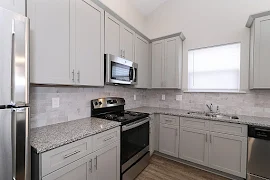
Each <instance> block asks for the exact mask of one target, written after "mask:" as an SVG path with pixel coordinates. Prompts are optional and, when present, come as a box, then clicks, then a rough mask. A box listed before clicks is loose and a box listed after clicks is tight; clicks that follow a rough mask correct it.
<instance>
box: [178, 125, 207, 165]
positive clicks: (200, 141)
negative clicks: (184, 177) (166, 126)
mask: <svg viewBox="0 0 270 180" xmlns="http://www.w3.org/2000/svg"><path fill="white" fill-rule="evenodd" d="M208 135H209V133H208V132H207V131H204V130H198V129H190V128H180V150H179V157H180V158H181V159H185V160H187V161H191V162H194V163H197V164H201V165H205V166H207V165H208V147H209V146H208V142H209V138H208Z"/></svg>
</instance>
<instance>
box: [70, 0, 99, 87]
mask: <svg viewBox="0 0 270 180" xmlns="http://www.w3.org/2000/svg"><path fill="white" fill-rule="evenodd" d="M75 3H76V6H73V8H75V7H76V8H75V13H74V15H75V18H74V19H75V21H74V22H73V23H72V25H71V28H72V29H75V33H74V34H75V42H74V43H75V47H74V49H75V62H76V71H75V77H76V78H75V82H76V84H78V85H84V86H103V85H104V10H103V9H101V8H100V7H98V6H97V5H96V4H94V3H93V2H92V1H90V0H85V1H83V0H76V1H75ZM71 8H72V7H71ZM73 26H74V27H73Z"/></svg>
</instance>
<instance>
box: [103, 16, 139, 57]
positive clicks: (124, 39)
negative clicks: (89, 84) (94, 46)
mask: <svg viewBox="0 0 270 180" xmlns="http://www.w3.org/2000/svg"><path fill="white" fill-rule="evenodd" d="M134 52H135V32H134V31H132V30H131V29H129V28H128V27H127V26H125V25H124V24H122V23H121V22H120V21H118V20H117V19H116V18H114V17H113V16H111V15H110V14H109V13H107V12H105V53H106V54H112V55H115V56H118V57H122V58H124V59H127V60H130V61H134Z"/></svg>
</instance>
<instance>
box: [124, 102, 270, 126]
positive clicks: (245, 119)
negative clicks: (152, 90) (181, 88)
mask: <svg viewBox="0 0 270 180" xmlns="http://www.w3.org/2000/svg"><path fill="white" fill-rule="evenodd" d="M129 111H135V112H142V113H149V114H154V113H157V114H167V115H174V116H181V117H189V118H197V119H205V120H212V121H222V122H230V123H237V124H246V125H254V126H261V127H269V128H270V118H265V117H256V116H243V115H237V116H238V117H239V119H228V118H224V119H223V118H212V117H208V116H204V115H194V114H187V113H188V112H190V111H189V110H182V109H172V108H159V107H147V106H145V107H139V108H135V109H129Z"/></svg>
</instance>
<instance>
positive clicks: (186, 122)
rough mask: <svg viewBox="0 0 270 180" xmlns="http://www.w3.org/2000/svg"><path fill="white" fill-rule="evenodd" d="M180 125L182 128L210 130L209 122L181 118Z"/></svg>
mask: <svg viewBox="0 0 270 180" xmlns="http://www.w3.org/2000/svg"><path fill="white" fill-rule="evenodd" d="M180 123H181V124H180V125H181V127H189V128H195V129H202V130H209V121H208V120H203V119H194V118H185V117H181V118H180Z"/></svg>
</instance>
